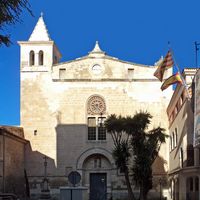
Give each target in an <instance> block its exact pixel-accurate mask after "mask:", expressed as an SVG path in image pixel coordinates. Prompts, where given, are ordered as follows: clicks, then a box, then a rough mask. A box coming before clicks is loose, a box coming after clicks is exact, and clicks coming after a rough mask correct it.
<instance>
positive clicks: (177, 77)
mask: <svg viewBox="0 0 200 200" xmlns="http://www.w3.org/2000/svg"><path fill="white" fill-rule="evenodd" d="M175 83H181V84H183V81H182V79H181V76H180V74H179V72H177V73H176V74H174V75H172V76H170V77H169V78H168V79H166V80H165V82H164V83H163V84H162V86H161V88H160V89H161V90H162V91H163V90H165V89H166V88H168V87H169V86H170V85H172V84H175Z"/></svg>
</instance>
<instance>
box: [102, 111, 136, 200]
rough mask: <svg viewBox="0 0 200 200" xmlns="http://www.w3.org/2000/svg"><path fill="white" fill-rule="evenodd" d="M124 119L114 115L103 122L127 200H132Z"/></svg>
mask: <svg viewBox="0 0 200 200" xmlns="http://www.w3.org/2000/svg"><path fill="white" fill-rule="evenodd" d="M125 122H126V121H125V118H123V117H121V116H118V117H117V116H116V115H114V114H113V115H110V116H109V117H108V119H107V120H106V121H105V127H106V130H107V132H108V133H110V134H111V136H112V139H113V143H114V149H113V158H114V160H115V164H116V166H117V168H118V169H119V170H120V171H122V172H123V173H124V176H125V180H126V185H127V190H128V200H133V199H135V198H134V195H133V191H132V188H131V183H130V178H129V168H128V162H129V159H130V156H131V154H130V147H129V135H128V134H127V133H126V132H125Z"/></svg>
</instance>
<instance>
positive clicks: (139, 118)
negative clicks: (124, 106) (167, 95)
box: [105, 111, 167, 200]
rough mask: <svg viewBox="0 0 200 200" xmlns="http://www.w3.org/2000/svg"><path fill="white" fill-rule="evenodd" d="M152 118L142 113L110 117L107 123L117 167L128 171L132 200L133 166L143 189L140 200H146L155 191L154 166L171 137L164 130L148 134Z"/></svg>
mask: <svg viewBox="0 0 200 200" xmlns="http://www.w3.org/2000/svg"><path fill="white" fill-rule="evenodd" d="M151 119H152V116H151V115H150V114H149V113H148V112H141V111H140V112H139V113H136V114H135V115H134V116H133V117H130V116H128V117H122V116H116V115H110V116H109V117H108V119H107V120H106V122H105V127H106V129H107V132H108V133H110V134H111V136H112V139H113V142H114V149H113V157H114V159H115V164H116V166H117V168H118V169H120V170H122V171H123V172H124V176H125V180H126V184H127V189H128V199H129V200H133V199H134V195H133V191H132V188H131V183H130V167H129V165H130V163H132V167H131V171H132V173H133V180H134V181H135V183H136V184H137V185H138V186H139V188H140V200H146V198H147V194H148V191H149V190H150V189H151V188H152V164H153V162H154V161H155V159H156V157H157V156H158V153H159V150H160V146H161V144H162V143H164V142H165V138H166V137H167V136H166V135H165V133H164V131H165V130H164V129H163V128H160V127H158V128H155V129H153V130H150V131H148V127H149V124H150V123H151ZM130 161H131V162H130Z"/></svg>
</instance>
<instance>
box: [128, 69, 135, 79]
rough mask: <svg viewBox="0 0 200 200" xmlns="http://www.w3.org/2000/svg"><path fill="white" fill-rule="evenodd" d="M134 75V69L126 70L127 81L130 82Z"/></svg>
mask: <svg viewBox="0 0 200 200" xmlns="http://www.w3.org/2000/svg"><path fill="white" fill-rule="evenodd" d="M133 75H134V69H128V79H129V80H132V79H133Z"/></svg>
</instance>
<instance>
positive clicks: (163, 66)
mask: <svg viewBox="0 0 200 200" xmlns="http://www.w3.org/2000/svg"><path fill="white" fill-rule="evenodd" d="M173 65H174V61H173V59H172V53H171V51H168V52H167V55H166V56H165V58H164V59H163V61H162V62H161V63H160V64H159V65H158V68H157V70H156V71H155V72H154V74H153V75H154V76H155V77H157V78H158V79H159V80H160V81H161V82H162V80H163V76H164V73H165V70H167V69H169V68H171V67H173Z"/></svg>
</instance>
